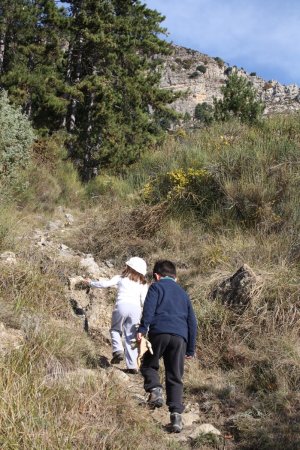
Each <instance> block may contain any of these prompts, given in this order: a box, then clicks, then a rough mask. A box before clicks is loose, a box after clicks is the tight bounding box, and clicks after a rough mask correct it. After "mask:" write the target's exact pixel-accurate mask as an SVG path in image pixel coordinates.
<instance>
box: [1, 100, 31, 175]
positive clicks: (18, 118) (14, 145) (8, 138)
mask: <svg viewBox="0 0 300 450" xmlns="http://www.w3.org/2000/svg"><path fill="white" fill-rule="evenodd" d="M33 141H34V132H33V129H32V127H31V124H30V122H29V120H28V118H27V117H26V116H25V115H24V114H22V112H21V109H20V108H15V107H14V106H12V105H11V104H10V103H9V100H8V96H7V93H6V92H5V91H3V92H2V93H1V94H0V180H1V178H2V179H3V178H5V179H6V181H7V180H9V179H13V178H15V177H16V175H17V172H18V170H20V169H22V168H25V167H26V166H27V165H28V164H29V161H30V150H31V146H32V144H33Z"/></svg>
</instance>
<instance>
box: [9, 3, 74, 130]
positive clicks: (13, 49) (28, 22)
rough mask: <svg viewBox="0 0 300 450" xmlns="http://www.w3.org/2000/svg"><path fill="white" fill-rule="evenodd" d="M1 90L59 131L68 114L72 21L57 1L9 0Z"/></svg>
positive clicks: (36, 121)
mask: <svg viewBox="0 0 300 450" xmlns="http://www.w3.org/2000/svg"><path fill="white" fill-rule="evenodd" d="M1 13H2V20H1V26H0V36H1V38H0V39H1V43H2V46H1V52H0V55H1V56H0V63H1V71H0V86H1V87H2V88H5V89H7V90H8V93H9V95H10V97H11V99H12V100H13V101H14V103H16V104H18V105H21V106H22V108H23V111H24V112H25V113H26V114H27V115H28V116H29V117H30V118H31V120H32V121H33V123H34V124H35V126H36V127H38V128H46V129H47V130H55V129H58V128H59V127H60V126H61V124H62V123H63V117H64V115H65V114H66V107H67V101H66V99H65V97H64V92H65V85H64V46H63V43H64V41H65V42H66V35H65V29H66V27H65V25H66V22H67V20H68V19H67V17H66V16H65V14H64V12H63V10H62V9H59V8H57V6H56V4H55V1H54V0H39V1H38V0H10V1H8V0H4V2H3V4H2V5H1Z"/></svg>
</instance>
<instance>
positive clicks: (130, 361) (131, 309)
mask: <svg viewBox="0 0 300 450" xmlns="http://www.w3.org/2000/svg"><path fill="white" fill-rule="evenodd" d="M141 314H142V309H141V307H140V306H136V305H134V304H130V303H119V304H118V305H116V308H115V309H114V311H113V313H112V319H111V329H110V335H111V340H112V350H113V352H118V351H122V352H123V351H124V348H123V343H122V334H123V333H124V341H125V342H124V344H125V360H126V365H127V367H128V369H136V368H137V357H138V351H137V349H132V348H131V346H130V340H131V339H134V338H135V337H136V325H137V324H138V323H139V322H140V319H141Z"/></svg>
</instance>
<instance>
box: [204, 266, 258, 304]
mask: <svg viewBox="0 0 300 450" xmlns="http://www.w3.org/2000/svg"><path fill="white" fill-rule="evenodd" d="M256 282H257V276H256V275H255V273H254V272H253V270H252V269H251V268H250V267H249V266H248V265H247V264H243V265H242V267H240V268H239V269H238V270H237V271H236V272H235V273H234V274H233V275H232V276H231V277H229V278H227V279H226V280H224V281H222V283H221V284H220V285H219V286H217V287H216V288H215V289H214V290H213V292H212V297H213V298H217V297H218V298H221V300H222V303H224V304H226V305H229V306H238V307H246V306H247V305H248V303H249V302H250V301H251V293H252V290H253V288H254V286H255V284H256Z"/></svg>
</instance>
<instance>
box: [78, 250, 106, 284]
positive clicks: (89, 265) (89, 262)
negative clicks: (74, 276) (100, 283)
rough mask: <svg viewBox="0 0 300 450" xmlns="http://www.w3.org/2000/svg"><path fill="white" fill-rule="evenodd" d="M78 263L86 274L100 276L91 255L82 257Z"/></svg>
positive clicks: (99, 271)
mask: <svg viewBox="0 0 300 450" xmlns="http://www.w3.org/2000/svg"><path fill="white" fill-rule="evenodd" d="M79 265H80V267H81V268H82V269H83V270H84V271H85V272H86V274H87V275H89V276H91V277H95V278H97V277H100V276H101V270H100V267H99V266H98V264H97V263H96V261H95V260H94V258H93V256H90V255H88V256H86V257H85V258H82V259H81V260H80V262H79Z"/></svg>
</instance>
